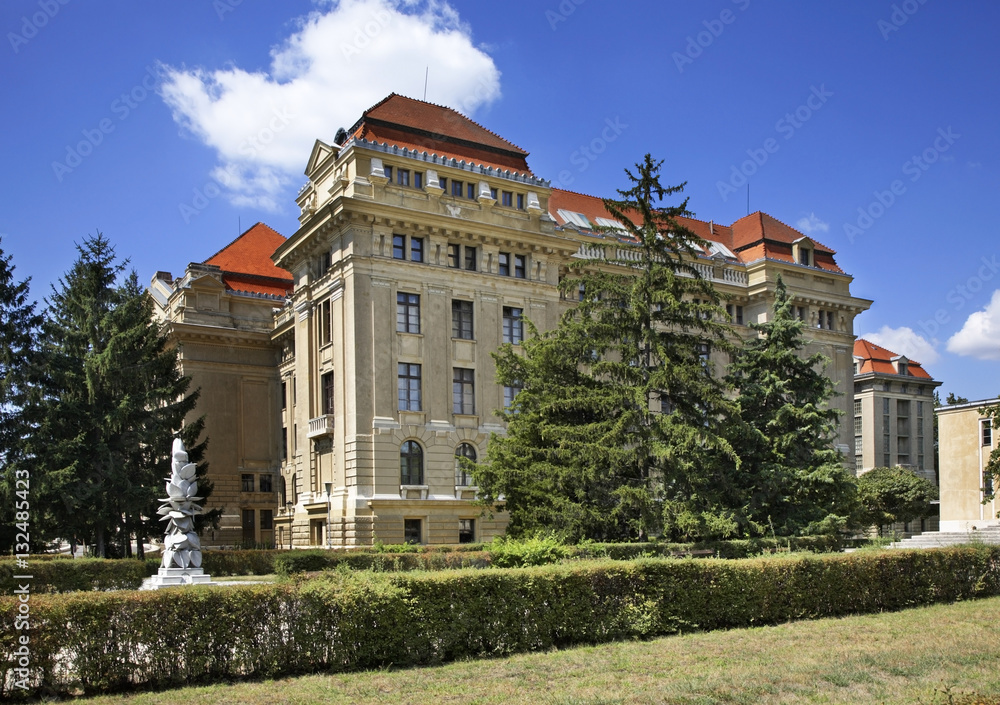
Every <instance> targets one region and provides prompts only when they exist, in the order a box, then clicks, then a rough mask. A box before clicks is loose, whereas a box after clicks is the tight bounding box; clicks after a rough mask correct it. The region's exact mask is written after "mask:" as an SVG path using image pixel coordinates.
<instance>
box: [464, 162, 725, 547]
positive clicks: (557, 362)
mask: <svg viewBox="0 0 1000 705" xmlns="http://www.w3.org/2000/svg"><path fill="white" fill-rule="evenodd" d="M660 165H661V162H654V161H653V160H652V158H651V157H650V156H649V155H646V157H645V159H644V161H643V162H642V163H640V164H637V165H636V170H635V172H634V173H633V172H632V171H630V170H626V172H625V173H626V175H627V176H628V178H629V180H630V181H631V183H632V186H631V188H629V189H627V190H623V191H619V192H618V193H619V195H620V198H619V199H608V200H605V202H604V205H605V207H606V208H607V210H608V211H609V212H610V213H611V214H612V215H613V216H614V217H615V219H616V220H617V221H618V222H619V223H620V225H619V227H617V228H610V229H607V231H606V234H607V236H608V237H606V239H605V243H604V246H603V247H601V246H597V247H595V250H596V251H601V252H602V253H603V256H602V257H601V258H600V261H598V262H593V261H590V262H582V263H581V264H580V275H579V276H578V277H567V278H566V279H564V281H563V282H562V283H561V287H562V291H563V292H564V293H565V294H566V295H568V296H571V297H575V296H576V295H577V292H578V291H580V290H581V287H582V291H583V296H582V300H581V301H580V302H579V304H578V305H577V306H575V307H573V308H572V309H570V310H569V311H568V312H567V313H566V314H565V315H564V316H563V318H562V319H561V321H560V324H559V326H558V328H557V329H555V330H553V331H550V332H548V333H546V334H544V335H538V333H537V331H534V329H533V328H532V329H531V330H532V335H531V336H530V337H529V338H528V339H527V340H525V342H524V344H523V347H522V350H521V353H518V352H516V351H515V350H513V349H512V348H511V347H510V346H506V347H502V348H501V349H500V350H499V351H498V352H497V353H496V354H495V355H494V358H495V360H496V364H497V378H498V381H499V382H500V383H501V384H503V385H505V386H508V387H512V388H518V389H520V390H521V391H520V392H519V393H518V394H517V396H516V398H515V400H514V402H513V405H512V406H511V407H510V408H509V409H507V410H505V411H504V412H503V414H502V415H503V418H504V420H505V421H506V422H507V433H506V435H494V436H493V437H492V438H491V440H490V444H489V448H488V451H487V457H486V460H485V461H484V462H483V463H481V464H480V465H479V466H478V467H476V468H475V470H474V476H475V478H476V481H477V484H478V485H479V488H480V497H481V498H482V502H483V504H485V505H486V506H494V505H495V504H496V503H498V502H499V501H500V497H501V496H502V497H503V505H504V507H505V508H506V509H507V510H508V511H509V512H510V529H509V531H510V533H511V534H513V535H517V534H519V533H521V534H523V533H529V532H532V531H536V530H555V531H557V532H559V533H561V534H563V535H564V536H566V537H568V538H571V539H581V538H593V539H601V540H629V539H631V540H635V539H642V538H647V537H649V536H651V535H655V534H658V533H660V532H666V533H667V534H669V535H671V536H676V537H691V536H708V535H727V534H730V533H732V532H734V531H735V530H736V529H737V523H736V521H735V517H736V516H737V514H738V512H734V511H733V510H732V507H733V505H738V504H739V498H738V497H735V496H734V495H733V494H732V491H733V489H734V486H733V484H732V481H731V474H732V472H731V470H732V468H733V467H734V466H735V465H736V464H737V462H738V461H737V459H736V456H735V453H734V452H733V449H732V447H731V446H730V445H729V443H728V442H727V440H726V439H725V438H724V437H723V435H722V433H721V431H722V428H723V427H724V426H725V425H726V423H727V420H728V419H729V417H730V416H731V414H732V405H731V403H730V402H728V401H727V400H726V397H725V395H724V390H723V387H722V385H721V383H720V382H719V381H718V380H717V379H716V378H715V377H714V376H713V375H712V369H711V363H710V362H709V361H708V351H709V350H710V349H712V348H715V349H721V350H728V349H729V348H730V345H729V343H728V342H727V338H726V326H725V325H724V324H722V323H721V322H719V321H720V320H721V318H722V317H723V316H724V315H725V314H724V312H723V311H722V309H721V307H720V299H719V296H718V294H717V293H716V291H715V290H714V288H713V287H712V285H711V283H710V282H709V281H707V280H705V279H703V278H702V277H701V275H700V273H699V272H698V270H697V268H696V267H695V266H694V259H695V257H696V256H697V255H698V254H700V253H701V252H702V246H703V245H704V243H703V242H702V241H701V240H700V239H699V238H698V237H697V236H696V235H695V234H694V233H693V232H691V231H690V230H689V229H687V228H686V227H684V226H683V225H682V224H681V223H680V222H679V221H678V220H677V218H679V217H681V216H689V215H690V213H689V212H688V210H687V200H686V199H685V200H684V201H683V202H682V203H681V204H680V205H677V206H668V205H663V204H661V201H662V200H663V199H664V198H666V197H670V196H673V195H675V194H678V193H680V192H681V191H682V190H683V187H684V184H681V185H680V186H673V187H664V186H662V185H661V184H660V181H659V169H660Z"/></svg>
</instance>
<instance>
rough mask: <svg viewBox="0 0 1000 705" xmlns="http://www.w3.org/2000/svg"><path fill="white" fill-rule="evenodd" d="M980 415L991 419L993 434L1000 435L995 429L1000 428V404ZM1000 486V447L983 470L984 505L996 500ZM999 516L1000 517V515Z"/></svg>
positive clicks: (984, 410) (988, 407)
mask: <svg viewBox="0 0 1000 705" xmlns="http://www.w3.org/2000/svg"><path fill="white" fill-rule="evenodd" d="M979 413H980V414H982V415H983V416H985V417H986V418H988V419H989V423H990V425H991V426H992V427H993V429H994V431H993V433H998V431H997V430H995V429H998V428H1000V404H994V405H993V406H985V407H982V408H981V409H979ZM998 485H1000V446H997V447H995V448H994V449H993V450H991V451H990V457H989V459H987V461H986V466H985V467H984V468H983V490H984V491H983V504H989V503H990V502H992V501H993V500H994V499H995V498H996V492H997V486H998ZM997 516H998V517H1000V513H998V514H997Z"/></svg>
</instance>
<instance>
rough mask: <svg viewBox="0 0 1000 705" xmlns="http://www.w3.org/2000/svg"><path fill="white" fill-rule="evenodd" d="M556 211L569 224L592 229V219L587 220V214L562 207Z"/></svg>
mask: <svg viewBox="0 0 1000 705" xmlns="http://www.w3.org/2000/svg"><path fill="white" fill-rule="evenodd" d="M556 213H557V214H558V215H559V217H560V218H562V219H563V220H564V221H566V222H567V223H568V224H569V225H575V226H576V227H578V228H584V229H586V230H590V229H591V227H592V226H591V225H590V221H589V220H587V216H585V215H584V214H583V213H577V212H575V211H564V210H563V209H562V208H560V209H559V210H558V211H556Z"/></svg>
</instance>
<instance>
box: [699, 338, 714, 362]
mask: <svg viewBox="0 0 1000 705" xmlns="http://www.w3.org/2000/svg"><path fill="white" fill-rule="evenodd" d="M711 354H712V348H711V346H709V344H708V343H698V357H700V358H701V361H702V362H703V363H707V362H708V358H709V357H710V356H711Z"/></svg>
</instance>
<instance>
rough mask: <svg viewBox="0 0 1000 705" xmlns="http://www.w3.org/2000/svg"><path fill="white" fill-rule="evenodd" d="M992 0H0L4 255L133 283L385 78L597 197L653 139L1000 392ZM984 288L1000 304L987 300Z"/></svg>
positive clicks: (918, 340) (957, 378) (874, 320)
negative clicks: (92, 243)
mask: <svg viewBox="0 0 1000 705" xmlns="http://www.w3.org/2000/svg"><path fill="white" fill-rule="evenodd" d="M998 29H1000V5H997V4H995V3H987V2H971V1H966V2H961V1H959V2H951V3H945V2H943V0H923V1H921V0H906V1H896V2H890V1H888V0H886V1H879V0H863V1H862V0H841V1H840V2H828V3H818V2H809V3H791V2H780V3H779V2H764V0H704V1H702V0H698V1H686V2H663V1H658V2H616V3H612V2H605V1H603V0H562V1H561V2H559V1H557V0H552V1H551V2H545V1H544V0H543V1H537V0H531V1H529V0H503V1H502V2H493V1H492V0H450V2H449V3H445V2H440V1H433V2H428V1H427V0H422V1H417V0H412V1H403V0H400V1H398V2H396V1H392V0H351V1H347V0H344V1H343V2H333V1H331V0H317V1H315V2H311V1H309V0H286V1H285V2H281V3H277V2H271V3H261V2H250V1H249V0H214V1H210V0H199V1H197V2H195V1H193V0H177V1H175V2H171V3H137V2H134V0H133V1H130V2H125V1H119V2H114V1H111V0H107V1H103V2H84V1H83V0H4V2H3V5H2V7H0V30H2V32H3V35H4V39H3V41H2V42H0V86H2V91H3V105H4V109H3V110H2V111H0V126H2V128H3V129H2V131H0V134H2V139H0V159H2V163H3V165H4V168H3V170H2V175H0V188H2V194H3V198H2V204H3V207H2V208H0V237H2V247H3V249H4V251H5V252H6V253H7V254H12V255H13V257H14V264H15V266H16V267H17V275H18V276H19V278H23V277H25V276H31V277H32V294H33V297H34V298H36V299H39V300H40V299H42V298H43V297H45V296H47V295H48V294H49V291H50V285H51V283H52V282H54V281H56V280H57V279H58V278H59V277H60V276H61V275H62V274H63V273H65V272H66V270H67V269H68V268H69V267H70V266H71V264H72V262H73V260H74V258H75V255H76V253H75V250H74V247H73V244H74V242H79V241H80V240H81V238H83V237H85V236H87V235H92V234H94V233H96V232H97V231H98V230H100V231H102V232H103V233H104V234H105V235H106V236H107V237H109V238H110V239H111V240H112V241H113V242H114V243H115V244H116V247H117V251H118V253H119V255H120V256H122V257H127V258H129V259H130V260H131V265H132V266H133V267H134V268H135V269H136V271H137V272H138V274H139V277H140V279H141V280H143V281H147V282H148V281H149V278H150V277H151V276H152V275H153V273H154V272H155V271H157V270H167V271H171V272H173V273H174V274H178V273H180V272H182V271H183V269H184V267H185V265H186V264H187V263H188V262H190V261H201V260H204V259H205V258H207V257H209V256H210V255H212V254H213V253H214V252H216V251H217V250H218V249H220V248H221V247H223V246H224V245H225V244H227V243H228V242H229V241H231V240H232V239H233V238H234V237H235V236H236V235H237V234H238V233H239V228H240V227H241V226H242V227H243V228H244V229H245V228H247V227H248V226H250V225H252V224H253V223H254V222H256V221H258V220H260V221H264V222H266V223H268V224H269V225H270V226H272V227H273V228H275V229H276V230H278V231H279V232H281V233H283V234H284V235H286V236H287V235H291V234H292V233H293V232H294V231H295V228H296V227H297V214H298V209H297V208H296V206H295V204H294V196H295V193H296V192H297V190H298V188H299V187H300V186H301V185H302V183H304V181H305V177H304V176H303V175H302V170H303V168H304V167H305V162H306V159H307V158H308V155H309V149H310V147H311V145H312V141H313V140H314V139H316V138H320V139H324V140H326V141H331V140H332V139H333V136H334V133H335V132H336V129H337V128H338V127H340V126H345V127H349V126H350V125H351V124H352V123H353V122H354V121H355V120H356V119H357V118H358V117H359V116H360V114H361V112H362V111H363V110H364V109H366V108H367V107H369V106H370V105H372V104H373V103H375V102H377V101H378V100H380V99H381V98H382V97H384V96H385V95H387V94H388V93H390V92H393V91H395V92H397V93H402V94H405V95H410V96H412V97H416V98H421V97H423V94H424V81H425V72H426V75H427V93H426V96H427V99H428V100H430V101H433V102H437V103H443V104H448V105H451V106H453V107H458V108H460V109H462V110H463V111H464V112H466V113H467V114H469V115H470V116H471V117H473V118H474V119H475V120H477V121H478V122H480V123H481V124H483V125H484V126H486V127H487V128H489V129H491V130H493V131H494V132H496V133H498V134H500V135H501V136H503V137H505V138H507V139H509V140H510V141H512V142H514V143H515V144H517V145H519V146H520V147H522V148H524V149H526V150H528V151H529V152H530V153H531V156H530V157H529V164H530V165H531V167H532V170H533V171H534V172H535V173H536V174H537V175H539V176H542V177H544V178H548V179H551V180H552V181H553V182H554V183H556V184H557V185H560V186H562V187H564V188H568V189H571V190H574V191H580V192H583V193H589V194H595V195H605V194H611V193H612V192H613V190H614V189H615V188H618V187H622V186H623V185H624V181H623V173H622V169H623V168H624V167H626V166H629V165H631V164H632V163H634V162H636V161H638V160H640V159H641V158H642V156H643V154H645V153H646V152H650V153H652V154H653V156H654V157H656V158H660V159H664V160H665V164H664V170H663V171H664V174H665V177H666V178H665V180H666V182H668V183H678V182H681V181H687V184H688V185H687V188H686V192H685V193H686V195H688V196H689V197H690V204H689V207H690V208H691V209H692V210H693V211H694V212H695V214H696V215H697V216H698V217H699V218H702V219H705V220H714V221H716V222H720V223H725V224H730V223H732V222H733V221H734V220H736V219H738V218H739V217H741V216H743V215H745V214H746V212H747V187H746V185H744V184H745V182H749V190H750V209H751V210H752V211H754V210H763V211H765V212H767V213H769V214H771V215H773V216H774V217H776V218H778V219H780V220H782V221H784V222H786V223H788V224H790V225H793V226H795V227H799V228H800V229H802V230H804V231H805V232H807V233H808V234H810V235H811V236H812V237H814V238H815V239H817V240H819V241H820V242H823V243H824V244H826V245H828V246H830V247H832V248H833V249H835V250H837V252H838V255H837V260H838V262H839V263H840V265H841V267H842V268H843V269H844V270H845V271H847V272H849V273H850V274H852V275H853V276H854V278H855V280H854V283H853V286H852V290H853V292H854V293H855V295H857V296H861V297H864V298H869V299H874V301H875V303H874V305H873V306H872V308H871V310H870V311H868V312H867V313H865V314H863V315H862V316H861V317H859V318H858V320H857V322H856V332H857V333H858V334H870V335H869V337H871V338H872V339H874V340H875V341H876V342H880V343H881V344H883V345H886V346H887V347H890V348H891V349H894V350H896V351H897V352H902V353H905V354H907V355H909V356H910V357H912V358H914V359H918V360H920V361H921V362H923V363H924V364H925V366H926V368H927V369H928V370H929V371H930V372H931V374H932V375H934V377H936V378H937V379H939V380H942V381H943V383H944V385H943V387H942V391H943V392H944V393H947V392H949V391H952V392H955V393H957V394H960V395H962V396H966V397H969V398H972V399H981V398H985V397H989V396H993V395H996V394H997V393H998V392H1000V293H997V292H1000V244H998V242H997V238H996V224H997V222H998V221H1000V218H998V213H997V210H998V205H997V204H998V203H1000V198H998V196H1000V193H998V191H1000V169H998V167H1000V159H998V157H1000V130H998V129H997V127H998V122H1000V119H998V114H1000V82H998V81H997V80H996V69H997V67H998V66H1000V44H998V42H997V41H996V34H997V30H998ZM995 294H996V295H995Z"/></svg>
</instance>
